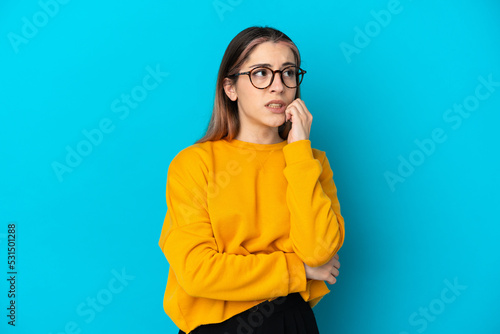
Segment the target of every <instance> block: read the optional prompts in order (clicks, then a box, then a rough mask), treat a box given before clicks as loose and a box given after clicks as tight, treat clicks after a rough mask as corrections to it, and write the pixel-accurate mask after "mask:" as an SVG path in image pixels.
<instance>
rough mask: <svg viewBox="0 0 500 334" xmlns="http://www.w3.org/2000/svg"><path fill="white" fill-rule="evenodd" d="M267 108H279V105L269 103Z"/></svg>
mask: <svg viewBox="0 0 500 334" xmlns="http://www.w3.org/2000/svg"><path fill="white" fill-rule="evenodd" d="M267 106H268V107H271V108H281V106H282V105H281V104H277V103H271V104H268V105H267Z"/></svg>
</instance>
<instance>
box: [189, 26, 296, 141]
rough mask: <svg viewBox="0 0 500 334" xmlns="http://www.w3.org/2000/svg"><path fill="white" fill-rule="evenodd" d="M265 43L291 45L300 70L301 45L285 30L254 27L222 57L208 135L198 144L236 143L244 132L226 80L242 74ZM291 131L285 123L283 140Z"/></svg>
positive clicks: (237, 36)
mask: <svg viewBox="0 0 500 334" xmlns="http://www.w3.org/2000/svg"><path fill="white" fill-rule="evenodd" d="M264 42H273V43H278V42H283V43H286V44H288V45H289V46H290V49H291V50H292V52H293V55H294V57H295V61H296V64H297V66H299V67H300V53H299V50H298V48H297V46H296V45H295V44H294V43H293V42H292V40H291V39H290V38H289V37H288V36H287V35H285V34H284V33H282V32H281V31H279V30H276V29H274V28H270V27H250V28H247V29H245V30H243V31H241V32H240V33H239V34H238V35H236V36H235V37H234V38H233V40H232V41H231V42H230V43H229V45H228V47H227V49H226V52H225V53H224V56H223V57H222V61H221V64H220V67H219V74H218V76H217V84H216V87H215V101H214V107H213V111H212V117H211V119H210V123H209V124H208V128H207V131H206V133H205V135H204V136H203V137H202V138H201V139H199V140H198V141H197V142H196V143H203V142H206V141H210V140H219V139H227V140H232V139H233V138H235V137H236V136H237V135H238V132H239V130H240V120H239V116H238V105H237V102H236V101H231V99H229V97H228V96H227V95H226V93H225V92H224V79H225V78H227V77H229V76H231V75H233V74H236V73H238V72H239V70H240V69H241V66H242V65H243V63H244V62H245V61H246V60H247V59H248V57H249V56H250V54H251V53H252V51H253V49H255V47H256V46H258V45H259V44H262V43H264ZM237 78H238V77H236V79H232V80H234V81H233V82H236V80H237ZM299 97H300V86H299V87H297V92H296V95H295V98H299ZM290 128H291V124H290V122H285V123H284V124H283V125H281V126H280V127H279V128H278V132H279V135H280V137H281V138H282V139H283V140H286V139H287V137H288V132H290Z"/></svg>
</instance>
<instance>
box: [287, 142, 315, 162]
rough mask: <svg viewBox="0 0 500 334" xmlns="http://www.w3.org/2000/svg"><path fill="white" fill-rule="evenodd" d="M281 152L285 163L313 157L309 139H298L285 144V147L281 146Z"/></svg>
mask: <svg viewBox="0 0 500 334" xmlns="http://www.w3.org/2000/svg"><path fill="white" fill-rule="evenodd" d="M283 154H284V156H285V161H286V164H287V165H293V164H296V163H298V162H301V161H304V160H309V159H314V156H313V152H312V148H311V141H310V140H309V139H303V140H298V141H294V142H293V143H290V144H287V145H285V147H283Z"/></svg>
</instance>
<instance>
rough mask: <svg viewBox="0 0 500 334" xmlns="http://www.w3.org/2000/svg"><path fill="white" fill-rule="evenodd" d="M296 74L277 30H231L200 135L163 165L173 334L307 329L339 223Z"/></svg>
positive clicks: (333, 272) (336, 244) (167, 304)
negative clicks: (233, 32) (165, 168)
mask: <svg viewBox="0 0 500 334" xmlns="http://www.w3.org/2000/svg"><path fill="white" fill-rule="evenodd" d="M304 73H305V71H303V70H302V69H300V54H299V51H298V49H297V47H296V46H295V44H294V43H293V42H292V41H291V40H290V39H289V38H288V37H287V36H286V35H285V34H283V33H282V32H280V31H278V30H275V29H272V28H267V27H265V28H264V27H250V28H247V29H245V30H243V31H242V32H240V33H239V34H238V35H237V36H236V37H235V38H234V39H233V40H232V41H231V43H230V44H229V46H228V48H227V50H226V52H225V54H224V57H223V59H222V62H221V66H220V68H219V74H218V78H217V86H216V95H215V104H214V109H213V114H212V118H211V120H210V123H209V126H208V131H207V133H206V135H205V136H204V137H203V138H202V139H200V140H199V141H198V142H196V143H195V144H194V145H192V146H190V147H187V148H185V149H184V150H182V151H181V152H179V153H178V154H177V155H176V156H175V157H174V159H173V160H172V162H171V164H170V166H169V169H168V175H167V208H168V209H167V215H166V217H165V221H164V225H163V228H162V232H161V237H160V242H159V245H160V247H161V248H162V251H163V252H164V254H165V256H166V258H167V260H168V262H169V264H170V269H169V276H168V282H167V287H166V291H165V297H164V309H165V312H166V313H167V314H168V315H169V317H170V318H171V319H172V321H173V322H174V323H175V324H176V325H177V326H178V327H179V329H180V331H179V333H196V334H204V333H212V334H213V333H221V334H223V333H273V334H279V333H318V328H317V324H316V320H315V318H314V314H313V312H312V309H311V308H312V307H313V306H315V305H316V304H317V303H318V302H319V300H320V299H321V298H322V297H323V296H324V295H325V294H327V293H328V292H329V290H328V288H327V287H326V284H325V281H326V282H327V283H329V284H334V283H335V282H336V277H337V275H338V274H339V271H338V268H339V267H340V263H339V261H338V259H339V257H338V255H337V254H336V253H337V251H338V250H339V249H340V247H341V246H342V243H343V241H344V220H343V218H342V216H341V214H340V206H339V202H338V199H337V190H336V187H335V184H334V182H333V179H332V176H333V173H332V170H331V168H330V165H329V162H328V159H327V158H326V156H325V153H324V152H322V151H319V150H316V149H313V148H311V142H310V140H309V132H310V128H311V122H312V116H311V113H310V112H309V111H308V109H307V108H306V106H305V104H304V102H303V101H302V100H300V99H299V96H300V91H299V85H300V83H301V81H302V77H303V75H304Z"/></svg>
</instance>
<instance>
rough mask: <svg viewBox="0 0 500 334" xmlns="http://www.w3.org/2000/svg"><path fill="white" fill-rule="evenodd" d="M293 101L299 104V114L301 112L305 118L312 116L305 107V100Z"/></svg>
mask: <svg viewBox="0 0 500 334" xmlns="http://www.w3.org/2000/svg"><path fill="white" fill-rule="evenodd" d="M295 101H297V102H296V103H297V104H298V105H299V106H300V111H301V114H303V115H304V116H306V117H307V118H309V117H311V118H312V115H311V113H310V112H309V109H307V107H306V104H305V102H304V101H302V100H301V99H296V100H295Z"/></svg>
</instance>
